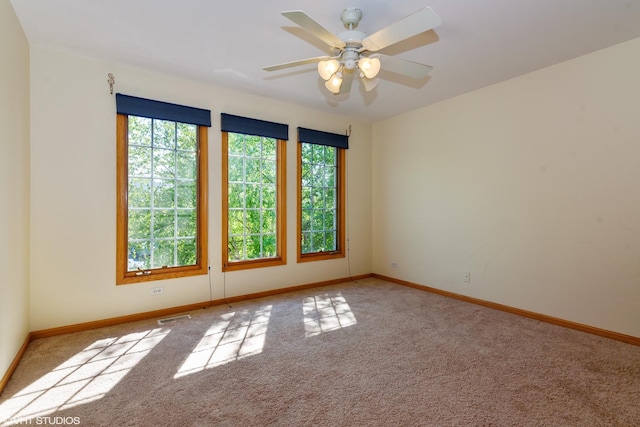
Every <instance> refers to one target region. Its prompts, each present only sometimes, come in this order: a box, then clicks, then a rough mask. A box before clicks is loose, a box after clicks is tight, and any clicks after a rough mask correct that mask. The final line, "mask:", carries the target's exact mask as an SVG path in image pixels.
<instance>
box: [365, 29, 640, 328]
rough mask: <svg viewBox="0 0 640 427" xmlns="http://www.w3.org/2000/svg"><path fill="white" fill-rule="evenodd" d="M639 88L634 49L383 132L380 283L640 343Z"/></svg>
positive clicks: (377, 129)
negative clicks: (454, 296)
mask: <svg viewBox="0 0 640 427" xmlns="http://www.w3.org/2000/svg"><path fill="white" fill-rule="evenodd" d="M638 76H640V39H636V40H632V41H630V42H627V43H623V44H620V45H617V46H614V47H611V48H608V49H605V50H602V51H598V52H595V53H592V54H590V55H586V56H583V57H579V58H576V59H573V60H570V61H568V62H564V63H561V64H558V65H555V66H552V67H549V68H546V69H543V70H539V71H537V72H534V73H531V74H527V75H524V76H521V77H519V78H516V79H513V80H509V81H505V82H502V83H499V84H497V85H494V86H491V87H487V88H484V89H482V90H478V91H475V92H472V93H468V94H465V95H462V96H459V97H457V98H454V99H450V100H447V101H444V102H441V103H439V104H436V105H433V106H430V107H427V108H423V109H420V110H416V111H413V112H410V113H407V114H404V115H402V116H398V117H395V118H392V119H389V120H386V121H383V122H379V123H376V124H375V125H374V143H373V171H374V178H373V216H374V218H373V225H374V228H373V229H374V230H375V231H374V271H375V272H376V273H379V274H384V275H388V276H392V277H395V278H399V279H404V280H407V281H411V282H415V283H418V284H422V285H427V286H432V287H435V288H439V289H444V290H447V291H451V292H455V293H459V294H464V295H468V296H472V297H477V298H480V299H484V300H488V301H493V302H497V303H501V304H506V305H508V306H512V307H518V308H522V309H525V310H530V311H534V312H538V313H543V314H546V315H550V316H555V317H558V318H562V319H565V320H570V321H574V322H579V323H582V324H586V325H591V326H595V327H599V328H603V329H607V330H612V331H617V332H620V333H625V334H630V335H633V336H640V191H638V183H639V182H640V119H639V116H638V114H639V112H640V79H639V78H638ZM392 262H396V263H397V264H398V266H397V268H392V267H391V263H392ZM464 272H470V273H471V283H468V284H467V283H464V282H463V273H464Z"/></svg>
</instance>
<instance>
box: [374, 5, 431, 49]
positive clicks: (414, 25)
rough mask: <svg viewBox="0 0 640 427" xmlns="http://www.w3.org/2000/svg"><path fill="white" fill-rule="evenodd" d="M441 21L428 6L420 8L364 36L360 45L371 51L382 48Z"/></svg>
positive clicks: (423, 30)
mask: <svg viewBox="0 0 640 427" xmlns="http://www.w3.org/2000/svg"><path fill="white" fill-rule="evenodd" d="M441 23H442V20H441V19H440V17H439V16H438V15H437V14H436V13H435V12H434V11H433V9H431V8H430V7H425V8H424V9H420V10H419V11H417V12H415V13H414V14H412V15H409V16H407V17H406V18H404V19H401V20H400V21H398V22H396V23H395V24H391V25H389V26H388V27H386V28H383V29H382V30H380V31H378V32H376V33H373V34H371V35H370V36H369V37H365V38H364V40H362V46H363V47H364V48H365V49H366V50H368V51H371V52H375V51H377V50H380V49H384V48H385V47H387V46H391V45H392V44H395V43H398V42H401V41H402V40H405V39H408V38H410V37H413V36H415V35H418V34H420V33H424V32H425V31H429V30H431V29H432V28H435V27H437V26H438V25H440V24H441Z"/></svg>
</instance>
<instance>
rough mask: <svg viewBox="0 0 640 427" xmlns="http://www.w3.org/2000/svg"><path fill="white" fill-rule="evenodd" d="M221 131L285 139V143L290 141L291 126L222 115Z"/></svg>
mask: <svg viewBox="0 0 640 427" xmlns="http://www.w3.org/2000/svg"><path fill="white" fill-rule="evenodd" d="M220 130H222V131H223V132H233V133H244V134H246V135H256V136H265V137H267V138H275V139H284V140H285V141H286V140H288V139H289V125H283V124H280V123H274V122H267V121H264V120H258V119H250V118H248V117H241V116H234V115H232V114H226V113H222V114H221V115H220Z"/></svg>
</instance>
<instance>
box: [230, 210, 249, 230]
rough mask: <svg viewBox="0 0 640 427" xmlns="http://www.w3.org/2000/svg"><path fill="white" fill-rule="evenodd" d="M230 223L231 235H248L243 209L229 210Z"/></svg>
mask: <svg viewBox="0 0 640 427" xmlns="http://www.w3.org/2000/svg"><path fill="white" fill-rule="evenodd" d="M228 222H229V235H234V234H245V233H246V230H245V226H244V223H245V220H244V210H241V209H232V210H229V214H228Z"/></svg>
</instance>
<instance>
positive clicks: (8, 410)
mask: <svg viewBox="0 0 640 427" xmlns="http://www.w3.org/2000/svg"><path fill="white" fill-rule="evenodd" d="M169 332H170V329H162V328H156V329H152V330H148V331H144V332H137V333H133V334H128V335H125V336H122V337H119V338H106V339H103V340H98V341H96V342H94V343H93V344H91V345H90V346H89V347H87V348H85V349H84V350H82V351H81V352H79V353H77V354H76V355H74V356H73V357H71V358H70V359H69V360H67V361H66V362H64V363H63V364H61V365H60V366H58V367H56V368H55V369H53V370H52V371H51V372H49V373H47V374H46V375H44V376H43V377H41V378H39V379H38V380H37V381H35V382H33V383H32V384H30V385H29V386H28V387H26V388H24V389H23V390H21V391H20V392H18V393H17V394H15V395H14V396H12V397H11V398H10V399H8V400H7V401H5V402H4V403H3V404H2V405H1V406H0V423H3V422H7V421H8V425H11V424H25V423H27V424H30V421H32V420H31V419H32V418H35V417H42V416H44V415H48V414H51V413H54V412H56V411H60V410H64V409H69V408H73V407H74V406H78V405H82V404H85V403H89V402H93V401H96V400H99V399H101V398H102V397H104V396H105V395H106V394H107V393H108V392H109V391H110V390H111V389H112V388H113V387H114V386H115V385H116V384H118V383H119V382H120V380H122V378H124V377H125V376H126V375H127V373H128V372H129V371H130V370H131V369H133V367H135V366H136V365H137V364H138V363H139V362H140V361H141V360H142V359H143V358H144V357H145V356H146V355H147V354H148V353H149V352H150V351H151V350H152V349H153V348H154V347H155V346H156V345H157V344H158V343H159V342H160V341H162V339H163V338H164V337H165V336H166V335H167V334H168V333H169ZM2 425H5V424H2Z"/></svg>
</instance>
